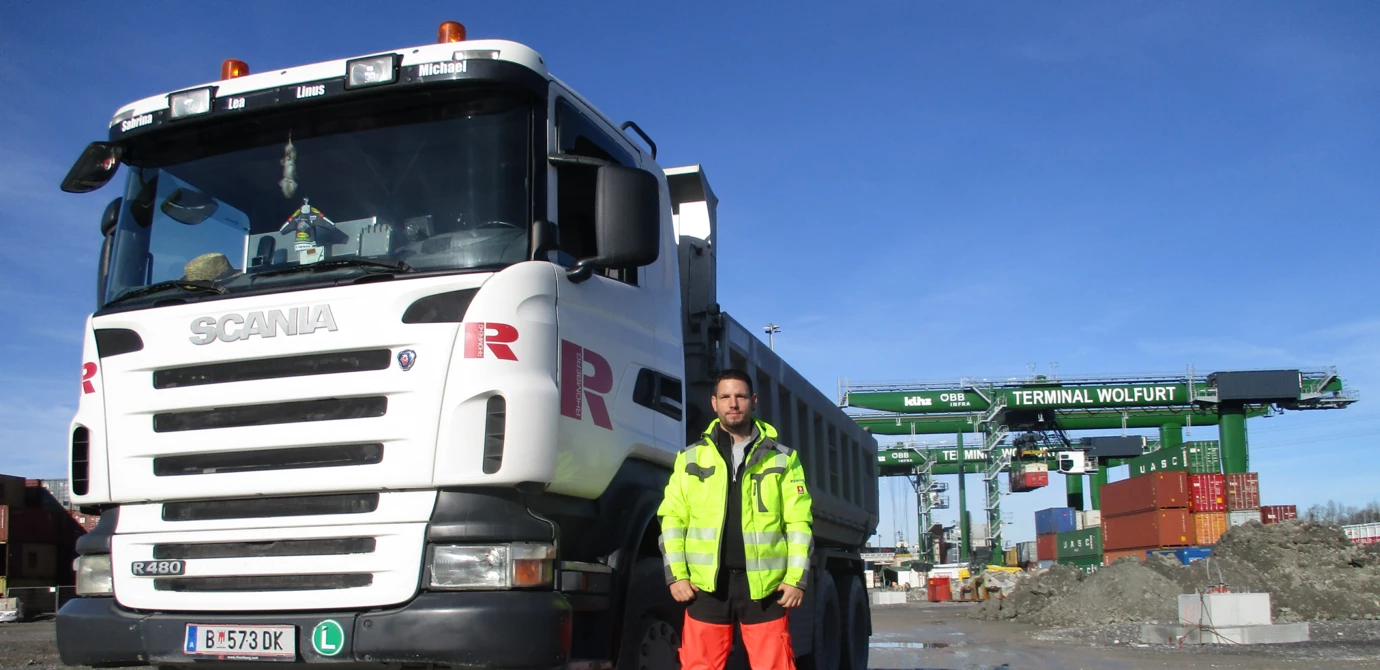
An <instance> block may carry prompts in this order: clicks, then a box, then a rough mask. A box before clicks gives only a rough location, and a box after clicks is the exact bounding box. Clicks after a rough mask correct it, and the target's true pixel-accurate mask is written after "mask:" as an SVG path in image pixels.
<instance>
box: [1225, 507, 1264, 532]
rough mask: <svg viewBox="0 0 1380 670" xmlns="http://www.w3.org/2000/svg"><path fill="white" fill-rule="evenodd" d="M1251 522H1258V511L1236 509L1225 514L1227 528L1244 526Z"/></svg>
mask: <svg viewBox="0 0 1380 670" xmlns="http://www.w3.org/2000/svg"><path fill="white" fill-rule="evenodd" d="M1252 521H1255V522H1257V523H1259V522H1260V510H1258V509H1238V510H1232V511H1230V512H1227V527H1228V528H1231V527H1233V526H1244V525H1246V524H1248V523H1250V522H1252Z"/></svg>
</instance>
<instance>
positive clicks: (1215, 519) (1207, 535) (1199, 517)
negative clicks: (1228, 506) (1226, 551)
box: [1193, 512, 1227, 544]
mask: <svg viewBox="0 0 1380 670" xmlns="http://www.w3.org/2000/svg"><path fill="white" fill-rule="evenodd" d="M1225 532H1227V513H1226V512H1199V513H1198V514H1194V515H1193V534H1194V537H1196V538H1197V543H1198V544H1217V540H1219V539H1221V537H1222V533H1225Z"/></svg>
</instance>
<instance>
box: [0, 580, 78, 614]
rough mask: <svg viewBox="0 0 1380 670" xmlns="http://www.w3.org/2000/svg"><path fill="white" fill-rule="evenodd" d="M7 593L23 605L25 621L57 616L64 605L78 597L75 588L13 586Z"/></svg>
mask: <svg viewBox="0 0 1380 670" xmlns="http://www.w3.org/2000/svg"><path fill="white" fill-rule="evenodd" d="M6 591H7V593H6V595H8V596H9V597H10V598H18V599H19V600H20V601H21V602H22V603H23V605H22V611H23V617H24V618H25V619H34V618H37V617H43V616H51V615H53V614H56V613H57V611H58V610H59V609H61V608H62V606H63V604H65V603H66V602H67V601H69V600H71V599H73V598H75V597H77V587H75V586H13V587H10V588H9V589H6Z"/></svg>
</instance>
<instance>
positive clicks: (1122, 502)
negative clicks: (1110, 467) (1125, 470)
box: [1101, 472, 1191, 524]
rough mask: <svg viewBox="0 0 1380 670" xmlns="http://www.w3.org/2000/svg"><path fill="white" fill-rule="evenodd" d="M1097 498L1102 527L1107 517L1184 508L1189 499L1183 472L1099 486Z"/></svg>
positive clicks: (1186, 481) (1165, 473) (1154, 475)
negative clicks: (1098, 499)
mask: <svg viewBox="0 0 1380 670" xmlns="http://www.w3.org/2000/svg"><path fill="white" fill-rule="evenodd" d="M1101 494H1102V520H1103V521H1102V522H1103V523H1104V524H1105V523H1106V520H1107V518H1108V517H1114V516H1123V515H1126V514H1137V513H1140V512H1149V511H1151V510H1157V509H1175V508H1187V507H1188V505H1189V502H1190V499H1191V498H1190V496H1189V492H1188V473H1187V472H1156V473H1153V474H1148V475H1142V476H1140V477H1132V478H1130V479H1123V480H1122V481H1119V482H1115V483H1112V484H1103V485H1102V489H1101Z"/></svg>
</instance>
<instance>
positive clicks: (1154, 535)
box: [1102, 473, 1197, 551]
mask: <svg viewBox="0 0 1380 670" xmlns="http://www.w3.org/2000/svg"><path fill="white" fill-rule="evenodd" d="M1180 474H1182V473H1180ZM1134 479H1145V477H1135V478H1134ZM1188 516H1189V515H1188V510H1187V509H1157V510H1152V511H1149V512H1141V513H1139V514H1127V515H1125V516H1116V517H1112V518H1110V519H1109V518H1107V517H1105V516H1104V517H1102V547H1103V549H1105V550H1110V551H1119V550H1122V549H1154V548H1162V547H1188V546H1192V545H1194V544H1197V542H1195V541H1194V535H1193V524H1192V522H1191V520H1190V519H1189V518H1188Z"/></svg>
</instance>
